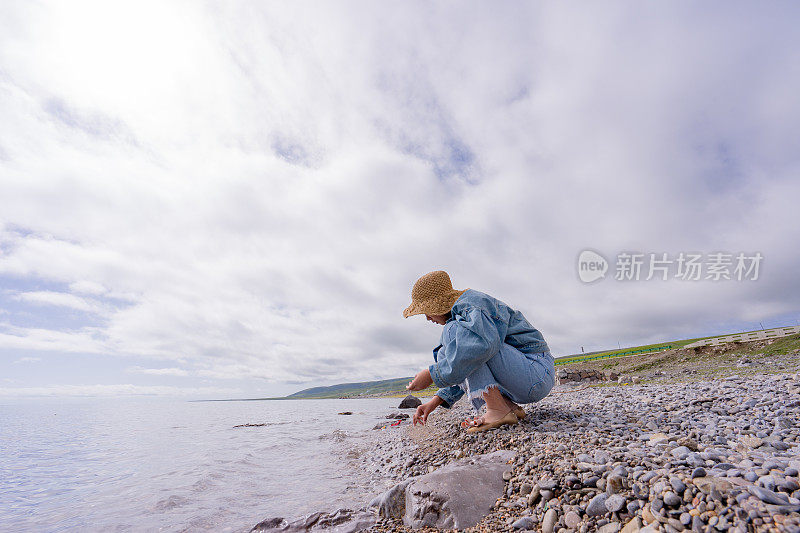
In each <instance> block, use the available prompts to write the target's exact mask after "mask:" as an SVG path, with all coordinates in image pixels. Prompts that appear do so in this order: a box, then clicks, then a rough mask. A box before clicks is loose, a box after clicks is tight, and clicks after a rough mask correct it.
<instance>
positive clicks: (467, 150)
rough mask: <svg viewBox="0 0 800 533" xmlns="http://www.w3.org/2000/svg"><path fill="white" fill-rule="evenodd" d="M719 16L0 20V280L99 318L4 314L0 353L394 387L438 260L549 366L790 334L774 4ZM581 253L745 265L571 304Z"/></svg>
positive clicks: (781, 27)
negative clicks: (719, 335) (704, 258)
mask: <svg viewBox="0 0 800 533" xmlns="http://www.w3.org/2000/svg"><path fill="white" fill-rule="evenodd" d="M717 7H718V9H710V8H705V7H698V6H691V5H684V6H674V5H666V4H664V5H650V4H648V5H639V6H633V7H632V6H626V8H625V9H622V8H621V7H620V8H615V9H610V8H608V6H603V7H602V8H600V7H598V8H596V9H587V8H586V7H585V6H582V7H581V8H580V9H572V8H571V7H569V6H566V5H563V4H556V3H553V4H537V5H535V6H524V7H519V6H515V7H508V8H505V9H501V8H497V6H492V7H491V8H483V7H481V6H477V5H472V6H469V8H466V7H465V8H462V9H453V8H452V6H446V5H437V6H434V7H427V8H426V9H425V11H424V13H423V12H421V11H420V10H419V9H417V8H416V7H414V6H409V5H407V4H403V5H398V6H395V7H388V6H385V5H381V6H380V7H378V6H374V5H371V4H336V5H333V4H326V5H321V6H317V8H316V9H315V10H313V11H309V10H307V9H305V8H304V7H302V6H295V5H281V6H280V7H278V6H271V5H269V4H267V5H260V6H258V7H253V6H240V5H234V4H231V5H227V4H226V5H224V6H218V7H213V8H208V7H201V6H200V5H195V4H184V5H178V4H176V5H170V6H164V5H162V4H160V3H153V4H142V5H139V4H137V7H136V9H135V10H127V11H125V10H122V11H117V10H116V8H114V9H110V8H107V7H105V5H104V4H103V3H98V4H92V3H79V4H74V3H71V4H70V7H69V8H66V7H64V8H62V7H59V6H40V5H19V6H16V7H13V8H11V7H6V8H5V11H6V12H7V13H6V14H7V15H8V16H3V17H0V20H4V21H8V22H6V23H5V25H4V27H0V114H2V116H3V117H4V120H3V124H2V125H0V276H7V277H8V278H9V279H12V278H13V279H14V280H22V282H24V281H26V280H27V281H29V282H30V283H32V284H33V285H34V288H31V289H24V290H21V291H20V293H19V298H21V299H23V300H25V301H26V302H28V303H33V302H36V303H47V304H49V305H58V306H61V307H65V308H73V309H79V310H81V309H82V310H85V311H92V310H94V311H97V312H100V311H102V317H98V321H96V322H91V323H88V322H87V323H86V324H84V325H83V326H82V327H78V328H75V329H70V330H63V331H55V330H47V329H44V328H42V327H27V326H21V325H19V324H18V323H17V322H15V321H14V320H11V319H9V320H8V321H6V322H4V323H3V325H2V327H0V349H14V350H45V351H54V352H81V353H95V354H109V355H136V356H140V357H148V358H153V359H157V360H159V361H162V362H166V363H164V364H166V365H178V364H180V365H181V366H182V365H183V361H188V362H189V365H190V366H189V368H193V369H194V368H196V369H197V375H198V376H200V377H205V378H211V379H220V380H230V379H245V378H256V379H262V380H265V381H268V382H286V381H293V382H296V381H315V380H317V381H327V382H333V381H345V380H346V381H351V380H356V379H370V378H381V377H392V376H394V375H408V374H410V373H412V372H413V371H414V370H415V369H416V368H417V367H419V366H421V365H423V364H427V363H428V361H429V359H430V348H432V347H433V345H435V344H436V341H437V337H438V332H439V330H438V329H435V327H433V326H429V325H427V324H424V323H423V321H421V320H414V319H409V320H407V321H404V320H403V319H402V318H401V315H400V313H401V310H402V309H403V308H404V307H405V306H406V305H407V304H408V299H409V296H410V288H411V284H412V283H413V281H414V280H415V279H416V278H417V277H418V276H419V275H421V274H423V273H425V272H427V271H429V270H433V269H436V268H445V269H447V270H448V271H450V273H451V275H452V277H453V280H454V282H455V284H456V285H457V286H459V287H465V286H469V287H473V288H476V289H479V290H484V291H486V292H489V293H492V294H495V295H496V296H498V297H500V298H502V299H504V300H506V301H507V302H508V303H509V304H511V305H513V306H515V307H518V308H521V309H522V310H523V311H524V312H525V313H526V315H527V316H528V317H529V318H530V319H531V321H532V322H533V323H534V324H535V325H536V326H537V327H539V328H540V329H541V330H542V331H543V333H544V335H545V337H546V339H547V340H548V341H549V342H550V344H551V347H552V348H553V349H554V351H556V352H557V353H565V352H566V353H569V352H574V351H577V350H578V349H579V346H581V345H584V346H586V347H587V349H597V348H602V347H604V346H608V345H611V344H616V342H617V340H618V339H621V342H623V343H626V344H628V343H635V342H649V341H651V340H659V339H663V338H670V337H681V336H692V335H695V334H698V333H699V332H702V331H704V330H708V329H713V328H724V327H725V324H727V323H741V322H749V321H754V320H757V319H759V318H769V317H777V316H782V315H786V314H791V313H797V312H798V309H800V292H798V290H797V289H796V288H795V287H797V284H796V283H793V280H794V266H795V265H796V264H797V263H798V260H800V252H798V251H797V250H796V249H795V248H796V247H792V246H789V245H787V243H790V242H794V241H796V240H797V238H796V237H798V235H797V231H796V230H795V229H794V228H796V227H797V224H796V223H795V221H794V218H793V216H794V215H793V213H794V208H793V204H792V202H793V199H794V198H797V196H798V193H800V182H798V181H797V180H796V179H795V178H796V175H797V171H798V165H797V158H796V149H795V147H794V140H795V139H796V138H798V136H799V135H798V134H800V131H798V130H800V103H798V101H797V99H796V98H795V97H794V95H795V94H797V93H798V92H800V76H798V75H797V74H796V73H795V71H794V70H792V69H791V68H790V66H791V65H793V64H794V63H795V62H796V61H795V58H794V50H796V49H797V46H792V45H791V44H792V43H794V44H798V45H800V43H798V42H797V39H798V38H797V33H796V31H795V28H794V26H793V24H792V21H793V17H791V16H782V15H783V11H784V10H796V8H794V7H791V6H779V5H771V6H769V7H764V6H759V8H758V9H757V10H756V9H755V8H753V9H752V10H750V9H744V8H742V7H738V8H730V9H729V8H727V7H726V8H725V9H722V8H721V7H720V6H717ZM208 10H210V11H208ZM112 11H113V13H112ZM98 13H102V14H103V20H104V22H105V24H103V25H100V24H96V23H95V21H96V20H97V18H96V17H98V16H99V15H98ZM0 24H2V23H0ZM143 34H146V35H148V39H146V40H144V41H143V40H142V39H140V38H139V37H138V36H139V35H143ZM145 41H146V42H145ZM97 43H103V44H102V46H98V44H97ZM585 248H593V249H596V250H598V251H600V252H601V253H604V254H606V256H607V257H609V256H611V257H613V255H614V254H616V253H617V252H619V251H622V250H639V251H642V252H651V251H652V252H662V251H663V252H671V253H675V252H677V251H681V250H685V251H704V252H713V251H717V250H728V251H731V252H737V251H748V252H751V251H756V250H758V251H761V252H762V253H763V254H764V256H765V260H764V273H763V277H762V279H761V280H760V281H758V282H756V283H752V284H747V283H738V284H737V283H727V284H725V283H720V284H711V283H684V284H680V283H677V282H669V283H663V284H659V283H638V284H636V283H633V284H622V283H617V282H613V281H610V280H606V281H603V282H599V283H598V284H596V285H594V286H591V287H590V286H586V285H583V284H581V283H580V282H579V281H578V279H577V275H576V272H575V259H576V257H577V254H578V253H579V252H580V251H581V250H583V249H585ZM40 280H44V281H46V282H48V283H53V284H57V285H58V286H59V287H63V288H61V289H58V290H41V289H38V288H35V285H36V283H37V282H38V281H40ZM59 291H61V292H59ZM101 298H103V299H106V298H117V299H120V300H121V301H124V302H125V305H122V306H118V307H116V306H108V305H106V304H102V306H101V304H99V303H96V302H100V301H105V300H101ZM96 306H101V307H96ZM5 311H6V312H5V313H4V318H7V317H8V315H9V313H11V314H12V315H13V312H11V311H10V310H5ZM100 318H102V320H100ZM175 361H181V363H176V362H175ZM155 366H158V365H155ZM124 368H126V367H120V371H121V372H124ZM170 369H172V370H179V368H177V367H175V368H173V367H168V368H166V369H153V368H150V369H145V368H142V369H141V370H142V371H145V370H154V371H163V370H170ZM193 372H194V371H193ZM150 374H152V372H150Z"/></svg>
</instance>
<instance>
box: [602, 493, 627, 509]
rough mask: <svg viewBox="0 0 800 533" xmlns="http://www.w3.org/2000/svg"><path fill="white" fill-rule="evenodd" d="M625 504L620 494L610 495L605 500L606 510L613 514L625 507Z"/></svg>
mask: <svg viewBox="0 0 800 533" xmlns="http://www.w3.org/2000/svg"><path fill="white" fill-rule="evenodd" d="M625 503H626V500H625V497H624V496H622V495H620V494H612V495H611V496H609V497H608V498H606V509H608V510H609V511H611V512H612V513H613V512H616V511H619V510H621V509H622V508H623V507H625Z"/></svg>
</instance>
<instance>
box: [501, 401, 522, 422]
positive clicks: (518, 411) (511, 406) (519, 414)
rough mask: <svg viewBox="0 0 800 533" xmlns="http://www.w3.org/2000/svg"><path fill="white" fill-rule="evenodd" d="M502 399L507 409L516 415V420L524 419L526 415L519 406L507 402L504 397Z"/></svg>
mask: <svg viewBox="0 0 800 533" xmlns="http://www.w3.org/2000/svg"><path fill="white" fill-rule="evenodd" d="M503 399H504V400H505V401H506V404H507V405H508V408H509V409H511V410H512V411H514V414H515V415H517V418H519V419H520V420H522V419H523V418H525V415H526V413H525V409H523V408H522V407H520V406H519V405H517V404H515V403H514V402H512V401H511V400H509V399H508V398H506V397H505V396H503Z"/></svg>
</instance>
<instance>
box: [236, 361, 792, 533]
mask: <svg viewBox="0 0 800 533" xmlns="http://www.w3.org/2000/svg"><path fill="white" fill-rule="evenodd" d="M573 390H575V392H572V391H573ZM525 410H526V412H527V416H526V417H525V419H524V420H522V421H520V423H519V424H517V425H516V426H510V427H505V428H501V429H497V430H492V431H489V432H485V433H478V434H467V433H466V432H465V431H464V430H463V429H462V428H460V427H459V422H460V421H461V420H463V419H464V418H465V417H466V416H468V415H469V414H470V411H468V409H467V405H466V402H459V404H457V405H456V406H454V408H453V409H451V410H445V409H438V410H437V411H436V412H435V413H434V414H433V415H431V417H430V418H429V421H428V424H427V425H426V426H420V425H417V426H413V425H411V422H410V419H406V420H402V421H401V424H399V425H398V427H395V428H392V427H387V428H386V430H383V431H374V433H375V442H374V446H373V447H372V449H371V450H370V451H369V452H368V453H367V455H366V456H364V457H362V458H361V459H360V468H362V469H368V470H371V471H372V472H373V473H374V476H375V478H377V479H384V480H389V482H390V483H394V484H395V485H394V486H393V487H388V490H387V491H386V492H385V493H384V494H383V495H381V496H379V497H377V498H375V499H374V500H372V502H369V503H366V502H365V505H364V506H363V507H362V508H360V509H356V510H346V509H339V510H336V511H334V512H330V513H315V514H314V515H311V516H309V517H307V518H306V519H303V520H298V521H294V522H287V521H286V520H283V519H282V518H271V519H268V520H265V521H263V522H261V523H259V524H258V525H256V526H255V527H254V528H253V529H252V530H251V531H268V532H271V531H276V532H277V531H317V530H320V531H321V530H324V531H328V532H331V533H333V532H336V533H345V532H349V531H411V530H412V527H413V528H414V529H418V528H420V527H424V528H426V529H428V530H442V529H453V528H457V529H459V530H466V531H518V530H536V531H539V530H541V531H544V532H546V533H553V532H555V531H560V532H562V533H563V532H580V533H588V532H590V531H602V532H603V533H616V532H618V531H623V532H625V533H629V532H632V531H648V532H649V531H666V532H672V531H686V530H690V531H697V532H707V531H711V532H714V531H737V532H747V531H795V532H796V531H800V484H799V483H800V479H799V478H798V469H800V426H798V420H800V374H798V373H784V374H756V375H749V376H737V375H730V376H727V377H724V378H719V379H711V380H699V381H694V382H672V383H671V382H669V380H664V379H662V380H659V382H652V383H643V384H637V385H632V384H619V385H615V386H596V387H592V388H588V389H587V388H584V387H581V388H580V390H576V389H575V387H571V386H567V385H558V386H556V388H554V389H553V392H552V393H551V394H550V395H549V396H548V397H546V398H545V399H543V400H542V401H541V402H539V403H536V404H531V405H527V406H525ZM405 412H407V413H409V414H411V413H413V411H411V410H409V411H405ZM391 422H393V420H388V423H391ZM502 450H505V451H506V452H504V453H508V454H509V455H505V456H502V459H503V461H502V462H503V465H502V468H501V469H500V470H498V469H497V468H494V470H493V471H491V472H489V471H490V470H491V468H490V469H489V470H487V472H489V477H486V478H480V479H478V482H477V485H478V489H479V490H477V491H472V495H471V496H470V497H472V498H480V497H481V496H482V495H483V492H491V490H489V488H490V485H492V483H494V481H493V480H494V478H497V477H500V476H502V477H501V484H500V489H499V490H496V487H495V489H494V490H496V494H492V495H491V502H489V503H488V505H486V509H485V510H483V511H482V512H481V515H480V516H479V517H477V518H476V517H470V518H469V519H470V520H473V521H474V522H475V523H467V522H468V521H469V520H468V521H467V522H465V521H464V517H460V518H459V517H458V516H453V515H454V514H455V513H458V512H459V510H458V502H456V500H457V499H458V497H457V496H454V494H453V493H454V492H458V491H459V490H461V491H465V490H467V488H468V487H464V486H461V487H460V488H459V487H456V488H455V489H454V490H451V491H449V492H448V487H447V483H448V480H449V481H450V482H452V481H453V480H457V482H458V483H462V484H463V483H464V480H463V479H461V478H458V476H459V475H463V472H462V473H459V471H458V468H459V466H458V465H459V464H462V465H464V464H465V465H466V466H465V467H464V468H465V469H466V471H468V472H469V471H473V472H474V471H477V470H476V469H478V468H479V467H480V465H478V464H477V462H476V458H482V457H489V456H487V455H486V454H492V452H498V451H502ZM490 459H492V457H490ZM494 459H497V457H494ZM465 461H467V462H466V463H465ZM495 462H496V461H495ZM481 468H482V467H481ZM439 471H440V472H442V473H443V474H442V475H440V476H439V477H438V481H436V480H433V478H431V479H427V478H429V477H431V476H435V475H436V473H437V472H439ZM492 476H494V477H492ZM420 483H423V484H424V483H427V485H425V486H426V487H427V488H426V489H424V490H416V491H415V492H414V493H413V494H411V493H410V492H409V493H408V494H407V493H406V492H407V491H409V490H410V489H408V487H409V486H415V485H414V484H416V485H420ZM436 483H444V485H445V489H441V490H439V489H437V485H436ZM410 484H411V485H410ZM432 484H433V485H432ZM482 484H483V485H485V486H486V487H487V490H486V491H483V492H482V491H481V490H480V487H481V486H483V485H482ZM431 487H433V488H431ZM439 487H440V488H441V486H439ZM450 488H452V487H450ZM473 488H474V487H473ZM437 490H438V492H439V493H437ZM448 498H449V499H450V501H449V502H448V501H447V500H448ZM409 507H414V508H409ZM484 514H485V516H484ZM459 520H461V522H460V523H459ZM459 526H463V527H459Z"/></svg>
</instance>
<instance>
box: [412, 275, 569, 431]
mask: <svg viewBox="0 0 800 533" xmlns="http://www.w3.org/2000/svg"><path fill="white" fill-rule="evenodd" d="M420 314H424V315H425V317H426V318H427V319H428V320H430V321H431V322H435V323H436V324H440V325H443V326H444V330H443V331H442V338H441V342H440V344H439V346H437V347H436V348H434V350H433V360H434V363H433V364H432V365H431V366H430V367H428V368H426V369H425V370H422V371H421V372H419V373H418V374H417V375H416V376H415V377H414V379H413V380H412V381H411V382H410V383H409V384H408V386H407V387H406V388H407V389H408V390H410V391H420V390H424V389H426V388H428V387H429V386H430V385H431V384H436V386H437V387H439V391H438V392H437V393H436V395H435V396H434V397H433V398H432V399H431V400H429V401H428V402H426V403H424V404H422V405H420V406H419V407H418V408H417V411H416V412H415V414H414V424H416V423H417V422H420V423H421V424H425V422H426V420H427V419H428V415H430V414H431V412H433V411H434V410H435V409H436V408H437V407H438V406H440V405H443V406H444V407H446V408H450V407H452V405H453V404H454V403H455V402H457V401H458V400H459V399H460V398H461V397H462V396H463V395H464V394H465V393H466V394H467V395H468V397H469V399H470V400H471V401H472V405H473V406H474V407H475V410H476V412H477V413H478V415H479V416H476V417H475V418H471V419H467V420H465V421H464V422H463V423H462V426H463V427H467V428H468V429H467V431H468V432H470V433H474V432H478V431H485V430H487V429H493V428H496V427H500V426H503V425H510V424H516V423H517V422H518V421H519V419H521V418H524V416H525V410H524V409H522V408H521V407H520V405H519V404H525V403H532V402H538V401H539V400H541V399H542V398H544V397H545V396H547V395H548V394H549V393H550V390H551V389H552V388H553V385H554V384H555V361H554V359H553V356H552V355H551V354H550V350H549V348H548V346H547V343H546V342H545V341H544V338H543V337H542V334H541V333H540V332H539V330H537V329H536V328H534V327H533V326H532V325H531V324H530V323H529V322H528V321H527V320H526V319H525V317H524V316H523V315H522V313H520V312H519V311H515V310H513V309H511V308H510V307H508V306H507V305H506V304H505V303H503V302H501V301H500V300H497V299H496V298H493V297H491V296H489V295H488V294H484V293H482V292H479V291H476V290H473V289H465V290H460V291H458V290H455V289H453V284H452V282H451V281H450V276H449V275H448V274H447V272H444V271H442V270H437V271H435V272H430V273H428V274H425V275H424V276H422V277H421V278H419V279H418V280H417V282H416V283H415V284H414V288H413V289H412V291H411V305H409V306H408V308H406V309H405V311H403V316H404V317H406V318H408V317H409V316H411V315H420ZM484 405H485V407H486V409H485V412H484V413H483V415H482V416H481V415H480V409H481V407H483V406H484Z"/></svg>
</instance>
